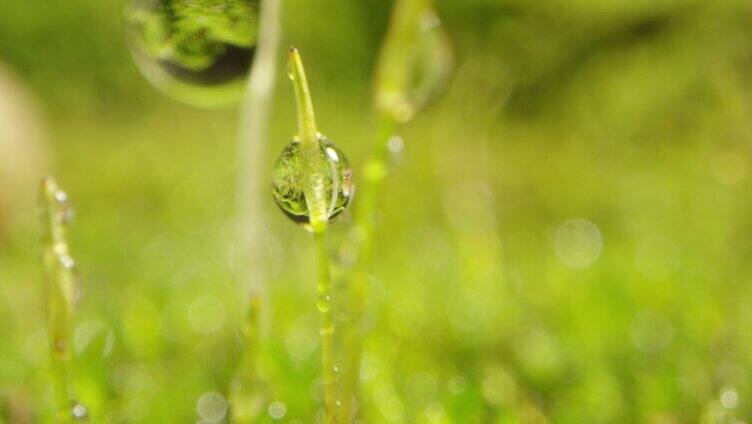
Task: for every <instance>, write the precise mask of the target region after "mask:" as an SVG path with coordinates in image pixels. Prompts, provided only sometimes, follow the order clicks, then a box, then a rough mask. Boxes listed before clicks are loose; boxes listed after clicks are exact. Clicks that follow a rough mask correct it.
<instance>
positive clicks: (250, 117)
mask: <svg viewBox="0 0 752 424" xmlns="http://www.w3.org/2000/svg"><path fill="white" fill-rule="evenodd" d="M280 14H281V0H261V3H260V17H259V39H258V44H257V45H256V51H255V59H254V63H253V68H252V70H251V74H250V76H249V79H248V87H247V91H246V96H245V101H244V103H243V105H242V107H241V111H240V120H239V125H238V129H239V130H238V177H237V178H238V181H237V195H236V201H237V209H238V210H237V213H238V217H237V225H238V228H237V232H238V235H239V240H238V241H239V252H238V257H239V258H241V259H240V264H241V268H240V270H241V271H240V275H242V278H243V280H244V281H245V283H244V285H245V289H246V290H247V291H248V296H249V299H250V301H249V303H248V315H247V319H246V322H245V325H244V328H243V338H244V345H243V352H242V354H241V355H242V356H241V359H240V361H239V366H238V369H237V371H236V374H235V377H234V379H233V382H232V386H231V387H230V393H229V394H228V397H229V399H230V403H231V407H232V410H231V414H232V419H233V422H235V423H240V424H243V423H253V422H256V421H257V420H258V418H259V416H260V415H261V414H262V413H263V402H264V396H263V394H261V392H262V388H261V387H259V386H261V385H262V381H261V380H262V379H261V377H260V376H258V375H257V374H256V366H257V362H258V352H259V349H258V345H259V341H260V340H261V339H263V338H265V337H266V336H267V335H268V333H269V330H268V329H269V325H270V321H271V317H270V315H271V313H270V309H269V308H262V299H268V288H267V287H268V286H267V284H266V276H265V275H264V265H263V260H262V255H261V249H262V243H263V235H264V234H263V229H264V227H265V225H264V216H263V213H262V211H263V207H262V206H261V205H262V204H263V201H264V199H266V195H265V193H266V190H265V186H264V184H263V181H264V178H263V170H264V169H265V166H264V165H265V160H264V159H265V157H266V154H265V153H266V146H267V142H266V140H267V137H268V133H269V120H270V115H271V109H272V99H273V94H274V82H275V80H276V73H277V52H278V48H279V33H280V28H279V25H280V24H279V21H280Z"/></svg>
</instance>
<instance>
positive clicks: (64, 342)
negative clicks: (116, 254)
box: [39, 178, 77, 422]
mask: <svg viewBox="0 0 752 424" xmlns="http://www.w3.org/2000/svg"><path fill="white" fill-rule="evenodd" d="M39 203H40V212H41V213H40V218H41V222H42V238H41V245H42V262H43V266H44V295H45V303H46V308H45V311H46V316H47V333H48V337H49V345H50V360H51V374H52V376H51V377H52V385H53V390H54V394H55V421H56V422H71V421H72V415H71V408H72V406H73V404H74V403H75V400H74V399H75V397H74V393H73V390H72V388H71V384H70V381H69V369H70V359H71V355H70V350H69V347H70V339H71V336H70V333H71V330H70V327H71V323H72V321H73V311H74V307H75V297H76V291H77V287H76V276H75V272H74V269H73V266H74V264H73V259H72V258H71V257H70V255H69V253H68V243H67V241H66V238H65V226H66V224H67V223H68V220H69V217H70V210H69V205H68V203H67V196H66V195H65V193H63V192H62V191H60V190H59V189H58V186H57V184H56V183H55V181H54V180H53V179H51V178H45V179H44V180H42V184H41V188H40V196H39Z"/></svg>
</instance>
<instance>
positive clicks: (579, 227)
mask: <svg viewBox="0 0 752 424" xmlns="http://www.w3.org/2000/svg"><path fill="white" fill-rule="evenodd" d="M554 244H555V247H556V255H557V256H558V257H559V259H560V260H561V261H562V262H564V263H565V264H567V265H569V266H571V267H575V268H581V267H586V266H588V265H590V264H592V263H593V262H595V260H596V259H598V256H600V254H601V248H602V247H603V240H602V239H601V233H600V231H599V230H598V227H597V226H596V225H595V224H593V223H592V222H590V221H587V220H584V219H573V220H571V221H567V222H565V223H564V224H563V225H562V226H561V227H559V229H558V230H557V231H556V237H555V240H554Z"/></svg>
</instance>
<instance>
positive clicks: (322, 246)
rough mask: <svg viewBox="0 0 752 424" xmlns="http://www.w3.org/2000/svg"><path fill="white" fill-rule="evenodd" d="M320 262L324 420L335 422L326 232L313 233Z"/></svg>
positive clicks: (329, 278) (332, 346) (332, 335)
mask: <svg viewBox="0 0 752 424" xmlns="http://www.w3.org/2000/svg"><path fill="white" fill-rule="evenodd" d="M313 237H314V240H315V243H316V257H317V262H318V286H317V287H318V305H317V306H318V310H319V313H320V314H321V327H320V329H319V336H320V339H321V366H322V379H323V386H324V412H325V415H324V422H325V423H334V422H336V419H337V418H336V417H337V387H336V383H337V371H336V370H335V367H334V317H333V314H332V287H331V277H330V275H329V254H328V252H327V249H326V232H325V231H322V232H316V233H314V234H313Z"/></svg>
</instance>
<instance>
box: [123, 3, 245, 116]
mask: <svg viewBox="0 0 752 424" xmlns="http://www.w3.org/2000/svg"><path fill="white" fill-rule="evenodd" d="M258 12H259V1H258V0H237V1H233V2H226V3H216V2H194V1H189V0H161V1H154V0H134V1H133V3H132V5H131V7H129V8H128V9H127V10H126V16H125V20H126V25H127V30H128V31H127V42H128V46H129V48H130V51H131V54H132V56H133V59H134V60H135V62H136V64H137V65H138V68H139V70H140V71H141V73H142V74H143V75H144V76H145V77H146V79H147V80H149V82H151V83H152V84H153V85H154V86H156V87H157V88H158V89H159V90H161V91H162V92H164V93H165V94H167V95H169V96H171V97H173V98H175V99H177V100H180V101H183V102H186V103H189V104H192V105H196V106H204V107H215V106H222V105H226V104H230V103H233V102H235V101H237V100H238V99H240V97H241V96H242V93H243V90H244V86H245V80H246V76H247V75H248V73H249V69H250V67H251V65H252V63H253V59H254V56H255V53H256V43H257V38H258V21H259V15H258Z"/></svg>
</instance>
